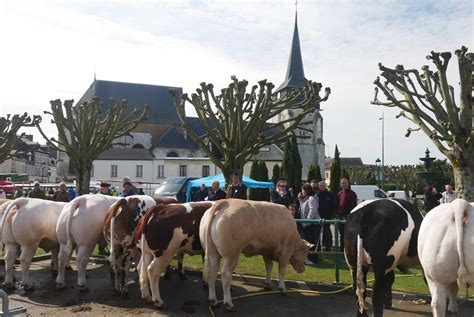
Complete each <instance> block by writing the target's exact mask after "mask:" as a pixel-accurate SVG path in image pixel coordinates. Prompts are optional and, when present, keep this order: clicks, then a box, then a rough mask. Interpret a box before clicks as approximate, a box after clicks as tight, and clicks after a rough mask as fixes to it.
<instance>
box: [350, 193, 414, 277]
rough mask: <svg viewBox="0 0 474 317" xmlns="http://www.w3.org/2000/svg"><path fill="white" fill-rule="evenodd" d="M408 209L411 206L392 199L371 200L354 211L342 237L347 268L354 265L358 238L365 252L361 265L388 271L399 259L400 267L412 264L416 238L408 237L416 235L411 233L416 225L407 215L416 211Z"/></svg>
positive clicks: (355, 263)
mask: <svg viewBox="0 0 474 317" xmlns="http://www.w3.org/2000/svg"><path fill="white" fill-rule="evenodd" d="M411 209H413V207H412V206H411V205H403V204H401V203H400V201H399V200H392V199H378V200H372V201H368V202H366V203H363V204H361V205H359V206H357V207H356V208H354V210H353V211H352V212H351V213H350V214H349V216H348V217H347V223H346V226H345V235H344V248H345V252H346V259H347V261H348V262H349V263H348V264H349V265H350V266H352V267H355V266H356V265H357V237H358V235H360V237H361V238H362V241H363V248H364V250H365V252H366V257H365V259H364V261H363V262H365V263H364V264H365V265H376V266H379V267H385V268H386V269H390V268H393V266H395V265H397V263H396V262H398V261H399V260H400V259H401V260H402V261H403V263H402V264H403V265H405V262H406V261H408V259H409V258H410V259H412V260H413V261H415V262H416V261H417V260H416V259H417V252H416V237H415V238H413V236H412V234H413V233H415V234H416V235H417V234H418V231H417V230H416V232H415V227H416V224H415V221H414V219H413V217H412V215H411V214H412V213H414V212H416V211H414V209H413V210H411ZM409 210H411V212H410V211H409ZM418 228H419V224H418ZM413 239H414V240H413ZM406 263H408V262H406Z"/></svg>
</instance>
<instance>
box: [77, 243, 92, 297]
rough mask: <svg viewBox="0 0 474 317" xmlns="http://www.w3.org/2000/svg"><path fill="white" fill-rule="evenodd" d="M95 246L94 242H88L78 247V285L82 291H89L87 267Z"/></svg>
mask: <svg viewBox="0 0 474 317" xmlns="http://www.w3.org/2000/svg"><path fill="white" fill-rule="evenodd" d="M94 247H95V245H94V244H88V245H80V246H78V248H77V287H78V288H79V290H80V291H81V292H84V291H87V285H86V268H87V264H88V263H89V258H90V256H91V254H92V251H93V250H94Z"/></svg>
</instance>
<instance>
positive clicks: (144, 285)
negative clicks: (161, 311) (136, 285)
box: [139, 250, 153, 303]
mask: <svg viewBox="0 0 474 317" xmlns="http://www.w3.org/2000/svg"><path fill="white" fill-rule="evenodd" d="M152 260H153V255H152V254H150V252H149V251H148V250H142V257H141V259H140V276H139V279H140V292H141V295H142V299H144V300H146V301H147V302H149V303H151V294H150V284H149V280H148V266H149V265H150V263H151V261H152Z"/></svg>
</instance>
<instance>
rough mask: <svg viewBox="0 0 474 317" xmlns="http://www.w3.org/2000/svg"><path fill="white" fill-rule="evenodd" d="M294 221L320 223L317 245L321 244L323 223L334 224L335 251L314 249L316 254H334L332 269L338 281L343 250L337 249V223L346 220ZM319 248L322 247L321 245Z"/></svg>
mask: <svg viewBox="0 0 474 317" xmlns="http://www.w3.org/2000/svg"><path fill="white" fill-rule="evenodd" d="M295 221H296V223H314V224H320V225H321V230H320V232H319V236H318V240H317V241H319V245H321V236H322V233H323V228H324V225H325V224H330V225H332V224H334V246H335V251H334V252H317V249H316V254H317V253H321V254H323V253H326V254H334V269H335V271H336V273H335V274H336V283H340V277H339V270H340V268H341V265H340V262H339V261H340V257H341V255H343V254H344V252H340V251H339V224H345V223H346V220H341V219H334V220H326V219H295ZM321 250H323V248H322V247H321Z"/></svg>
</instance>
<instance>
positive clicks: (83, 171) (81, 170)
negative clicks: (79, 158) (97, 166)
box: [76, 162, 91, 196]
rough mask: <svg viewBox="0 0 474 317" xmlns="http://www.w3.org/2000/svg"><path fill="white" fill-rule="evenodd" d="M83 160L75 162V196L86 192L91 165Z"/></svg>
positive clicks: (87, 190) (87, 191)
mask: <svg viewBox="0 0 474 317" xmlns="http://www.w3.org/2000/svg"><path fill="white" fill-rule="evenodd" d="M85 165H86V164H85V163H83V162H79V163H78V164H76V192H77V196H80V195H84V194H88V193H89V186H90V180H91V167H87V166H85Z"/></svg>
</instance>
